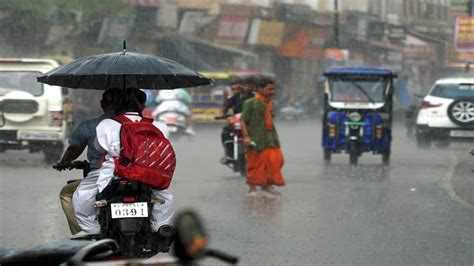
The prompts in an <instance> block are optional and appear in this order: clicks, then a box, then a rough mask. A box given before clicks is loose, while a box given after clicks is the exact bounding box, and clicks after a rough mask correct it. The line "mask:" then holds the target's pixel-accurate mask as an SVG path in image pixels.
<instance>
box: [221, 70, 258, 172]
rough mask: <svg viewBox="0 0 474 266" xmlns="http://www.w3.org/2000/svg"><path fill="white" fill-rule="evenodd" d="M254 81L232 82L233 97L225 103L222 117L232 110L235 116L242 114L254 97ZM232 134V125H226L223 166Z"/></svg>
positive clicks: (222, 135) (224, 130) (222, 137)
mask: <svg viewBox="0 0 474 266" xmlns="http://www.w3.org/2000/svg"><path fill="white" fill-rule="evenodd" d="M253 81H254V80H253V79H249V78H237V79H234V80H233V81H232V82H231V84H230V88H231V91H232V96H231V97H230V98H229V99H227V100H226V101H225V102H224V104H223V107H222V111H221V114H222V116H225V115H226V114H227V113H228V112H229V110H232V114H233V115H236V114H240V113H241V112H242V105H243V103H244V102H245V101H246V100H248V99H250V98H252V97H253V96H254V93H253V84H252V82H253ZM230 132H231V125H225V126H224V127H223V128H222V133H221V142H222V146H223V147H224V156H223V157H222V158H221V159H220V161H221V163H222V164H225V163H226V161H227V157H228V155H227V149H226V145H225V142H227V141H229V140H232V136H231V135H230Z"/></svg>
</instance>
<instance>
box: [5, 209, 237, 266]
mask: <svg viewBox="0 0 474 266" xmlns="http://www.w3.org/2000/svg"><path fill="white" fill-rule="evenodd" d="M174 227H175V228H176V240H175V241H174V244H173V245H174V248H173V255H174V256H169V257H156V258H147V259H133V260H132V259H128V258H127V257H126V256H124V255H123V252H122V250H121V247H120V245H119V244H118V243H117V242H116V241H115V240H113V239H102V240H98V241H93V242H91V241H69V242H59V243H52V244H46V245H41V246H37V247H33V248H27V249H2V248H0V264H1V265H48V266H49V265H59V264H61V265H71V266H73V265H86V264H87V265H104V263H105V264H106V265H112V264H111V263H113V265H131V264H133V265H195V264H196V262H197V261H199V260H200V259H203V258H206V257H213V258H216V259H219V260H221V261H222V262H226V263H229V264H236V263H237V262H238V258H237V257H235V256H232V255H228V254H226V253H224V252H222V251H219V250H215V249H211V248H208V247H207V243H208V239H207V233H206V231H205V228H204V225H203V223H202V220H201V219H200V217H199V216H198V215H197V214H196V213H195V212H193V211H190V210H185V211H182V212H180V213H179V214H178V215H177V217H176V219H175V222H174Z"/></svg>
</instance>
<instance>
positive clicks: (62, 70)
mask: <svg viewBox="0 0 474 266" xmlns="http://www.w3.org/2000/svg"><path fill="white" fill-rule="evenodd" d="M37 80H38V82H42V83H46V84H49V85H56V86H64V87H69V88H80V89H95V90H106V89H109V88H140V89H174V88H188V87H197V86H201V85H208V84H210V83H211V79H208V78H205V77H203V76H201V75H199V74H198V73H196V72H194V71H192V70H191V69H189V68H187V67H185V66H183V65H181V64H179V63H177V62H175V61H172V60H169V59H166V58H163V57H157V56H151V55H145V54H140V53H133V52H127V51H126V50H124V51H123V52H119V53H109V54H100V55H94V56H89V57H83V58H79V59H77V60H74V61H72V62H71V63H68V64H66V65H63V66H60V67H58V68H56V69H53V70H51V71H49V72H47V73H45V74H44V75H41V76H39V77H37Z"/></svg>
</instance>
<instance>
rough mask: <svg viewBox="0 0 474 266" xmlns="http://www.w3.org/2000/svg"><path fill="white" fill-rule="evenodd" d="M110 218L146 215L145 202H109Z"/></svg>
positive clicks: (146, 205) (146, 206)
mask: <svg viewBox="0 0 474 266" xmlns="http://www.w3.org/2000/svg"><path fill="white" fill-rule="evenodd" d="M110 208H111V211H112V219H119V218H137V217H148V204H147V203H146V202H135V203H112V204H110Z"/></svg>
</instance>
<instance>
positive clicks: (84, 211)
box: [73, 89, 173, 237]
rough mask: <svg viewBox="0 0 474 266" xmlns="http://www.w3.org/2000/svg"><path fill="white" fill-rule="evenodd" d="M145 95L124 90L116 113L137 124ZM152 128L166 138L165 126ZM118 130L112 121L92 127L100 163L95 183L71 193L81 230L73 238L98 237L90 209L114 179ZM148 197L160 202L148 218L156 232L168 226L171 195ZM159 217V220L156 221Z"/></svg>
mask: <svg viewBox="0 0 474 266" xmlns="http://www.w3.org/2000/svg"><path fill="white" fill-rule="evenodd" d="M145 102H146V95H145V93H144V92H143V91H141V90H139V89H126V90H125V91H123V92H122V94H121V98H120V99H118V100H117V101H115V102H114V106H115V108H116V111H117V114H119V115H125V116H126V117H127V118H129V119H131V120H134V121H140V120H141V119H142V116H141V112H142V111H143V109H144V107H145ZM153 125H154V126H155V127H156V128H158V129H159V130H160V131H161V132H162V133H163V135H164V136H165V137H166V138H168V137H169V132H168V129H167V128H166V125H165V124H163V123H160V122H158V121H154V122H153ZM120 129H121V124H120V123H119V122H118V121H116V120H114V119H104V120H102V121H101V122H100V123H99V124H98V125H97V128H96V135H97V137H96V140H95V146H96V148H97V149H98V150H99V151H100V152H102V153H103V154H104V156H105V157H104V162H103V163H102V165H101V166H100V169H99V175H98V176H97V177H96V178H95V180H96V182H94V183H93V184H90V185H89V186H82V183H83V182H81V184H80V185H79V187H78V188H77V190H76V192H75V193H74V197H73V203H74V210H75V213H76V218H77V221H78V224H79V226H80V227H81V228H82V230H83V231H81V232H80V233H78V234H77V237H83V236H87V235H89V234H98V233H99V232H100V224H99V222H98V221H97V219H96V215H97V214H96V211H95V209H94V207H93V203H94V202H95V198H96V195H97V194H98V193H100V192H102V191H103V190H104V189H105V187H107V185H108V184H109V183H110V181H111V180H112V179H113V178H114V169H115V163H114V158H118V157H119V156H120V151H121V144H120ZM152 197H153V198H158V199H161V200H163V201H164V203H163V204H159V205H158V204H155V205H153V210H152V215H151V217H150V220H151V226H152V231H158V229H159V228H160V226H161V225H164V224H171V218H172V216H173V196H172V195H171V193H170V191H169V190H168V189H163V190H156V189H152ZM158 217H159V218H160V219H159V220H158V219H157V218H158Z"/></svg>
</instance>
